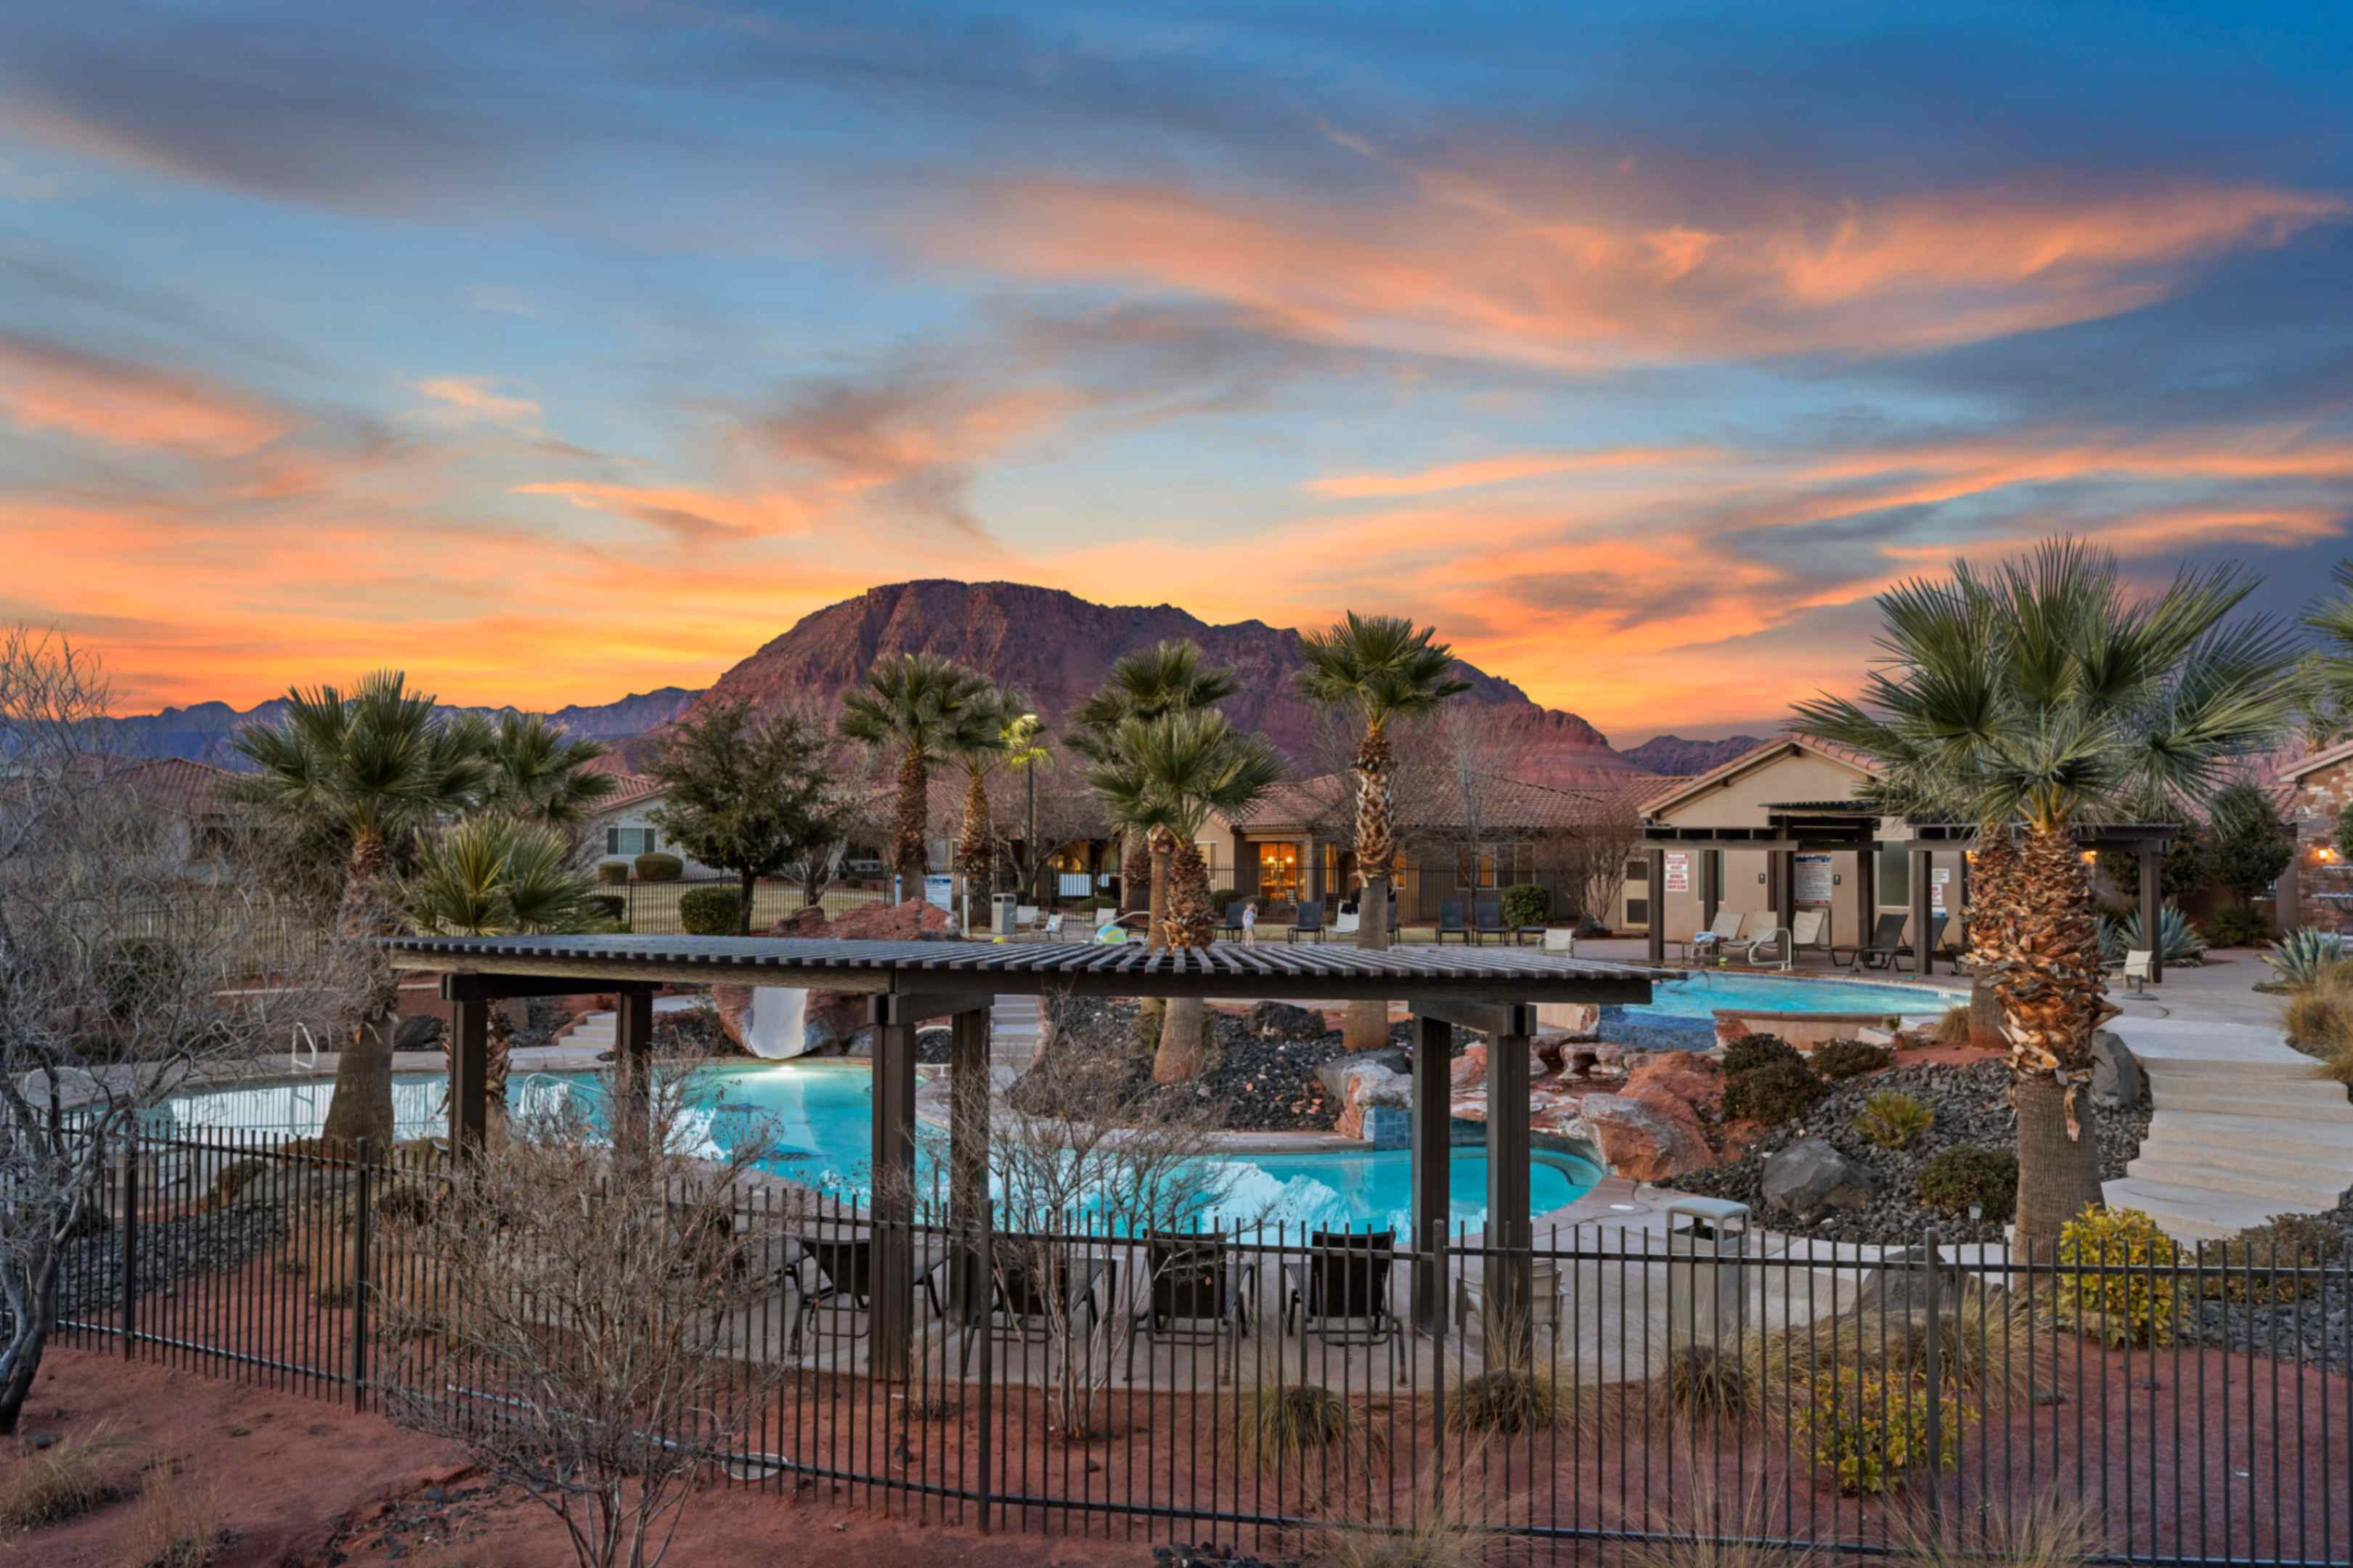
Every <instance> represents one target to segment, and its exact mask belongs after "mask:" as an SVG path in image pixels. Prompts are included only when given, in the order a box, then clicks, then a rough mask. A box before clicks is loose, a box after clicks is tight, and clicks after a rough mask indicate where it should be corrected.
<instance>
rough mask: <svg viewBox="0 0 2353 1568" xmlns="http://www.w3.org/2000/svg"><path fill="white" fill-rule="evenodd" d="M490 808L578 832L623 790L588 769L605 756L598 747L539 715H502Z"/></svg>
mask: <svg viewBox="0 0 2353 1568" xmlns="http://www.w3.org/2000/svg"><path fill="white" fill-rule="evenodd" d="M490 747H491V749H490V763H491V787H490V791H489V798H488V799H487V801H486V802H485V804H486V805H489V806H491V807H492V808H493V809H496V810H499V811H501V812H504V813H506V814H508V815H509V816H517V817H521V818H523V819H525V820H527V821H531V822H544V823H547V824H549V825H550V826H555V827H561V828H565V829H567V830H571V829H576V828H577V827H578V826H580V824H581V823H583V822H585V821H586V820H587V819H588V817H589V816H590V814H592V813H593V812H595V811H596V806H597V805H598V803H599V802H601V801H603V800H604V799H605V798H606V797H607V795H611V794H612V793H613V791H614V790H615V789H617V788H618V787H619V781H617V779H615V778H614V777H613V775H612V774H610V773H598V772H596V770H595V769H593V768H591V767H590V766H589V764H590V763H594V762H596V759H597V758H599V757H602V756H604V755H605V754H606V748H605V747H604V746H603V745H601V744H599V743H598V742H595V741H591V740H586V739H584V738H582V737H580V736H576V735H573V734H569V733H567V732H566V731H565V730H564V729H562V728H561V727H560V726H558V725H555V724H551V723H549V722H548V721H547V720H545V719H544V718H543V717H541V716H540V715H539V714H536V713H501V714H500V715H499V721H498V726H497V728H496V730H495V731H494V732H493V733H492V734H491V742H490Z"/></svg>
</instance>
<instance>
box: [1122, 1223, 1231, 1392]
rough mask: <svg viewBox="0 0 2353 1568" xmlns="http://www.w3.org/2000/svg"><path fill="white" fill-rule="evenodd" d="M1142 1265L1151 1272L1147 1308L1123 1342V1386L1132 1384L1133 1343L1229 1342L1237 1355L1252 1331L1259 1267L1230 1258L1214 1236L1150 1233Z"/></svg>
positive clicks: (1146, 1300)
mask: <svg viewBox="0 0 2353 1568" xmlns="http://www.w3.org/2000/svg"><path fill="white" fill-rule="evenodd" d="M1144 1266H1145V1268H1147V1269H1148V1270H1150V1272H1151V1280H1150V1283H1149V1284H1148V1285H1147V1286H1146V1288H1145V1308H1144V1310H1142V1311H1140V1312H1138V1313H1136V1314H1135V1319H1134V1323H1133V1324H1132V1326H1131V1328H1130V1331H1129V1333H1128V1339H1127V1381H1128V1382H1130V1383H1134V1381H1135V1342H1136V1341H1138V1340H1140V1339H1143V1338H1144V1337H1145V1336H1146V1335H1150V1336H1151V1338H1152V1340H1153V1342H1155V1344H1157V1343H1162V1342H1166V1343H1168V1344H1180V1345H1208V1346H1210V1347H1212V1348H1213V1349H1214V1348H1215V1347H1216V1346H1217V1345H1218V1344H1219V1343H1221V1342H1224V1341H1226V1340H1229V1339H1230V1340H1232V1341H1233V1342H1234V1345H1235V1348H1236V1350H1237V1351H1239V1350H1240V1343H1241V1340H1242V1337H1243V1336H1244V1335H1246V1334H1248V1333H1249V1332H1250V1299H1251V1298H1252V1297H1253V1296H1255V1295H1257V1294H1258V1265H1257V1264H1255V1263H1240V1262H1237V1261H1236V1260H1234V1259H1233V1258H1229V1256H1228V1254H1227V1251H1226V1246H1225V1243H1224V1242H1223V1241H1222V1240H1220V1239H1219V1238H1218V1237H1213V1236H1208V1237H1205V1236H1198V1235H1190V1234H1187V1235H1169V1234H1166V1233H1164V1232H1159V1231H1152V1232H1148V1233H1146V1234H1145V1238H1144Z"/></svg>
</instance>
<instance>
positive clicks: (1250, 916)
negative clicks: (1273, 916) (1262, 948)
mask: <svg viewBox="0 0 2353 1568" xmlns="http://www.w3.org/2000/svg"><path fill="white" fill-rule="evenodd" d="M1242 945H1243V946H1244V947H1256V946H1257V945H1258V905H1257V904H1256V903H1255V902H1251V903H1247V904H1244V905H1243V906H1242Z"/></svg>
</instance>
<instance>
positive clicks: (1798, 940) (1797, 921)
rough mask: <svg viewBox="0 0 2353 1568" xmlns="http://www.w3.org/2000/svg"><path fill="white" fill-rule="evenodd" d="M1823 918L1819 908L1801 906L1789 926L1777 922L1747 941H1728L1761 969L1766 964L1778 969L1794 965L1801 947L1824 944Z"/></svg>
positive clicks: (1731, 946)
mask: <svg viewBox="0 0 2353 1568" xmlns="http://www.w3.org/2000/svg"><path fill="white" fill-rule="evenodd" d="M1822 919H1823V916H1822V911H1821V910H1799V911H1798V912H1797V913H1796V914H1795V915H1794V916H1792V917H1791V918H1790V921H1789V923H1788V925H1786V926H1775V927H1774V928H1773V929H1772V930H1770V931H1767V932H1766V933H1765V934H1764V935H1763V936H1760V937H1756V938H1753V939H1751V940H1750V941H1747V942H1727V943H1725V946H1726V947H1727V948H1734V949H1737V950H1738V952H1739V955H1740V956H1741V957H1743V958H1746V960H1747V961H1748V962H1749V963H1752V964H1754V965H1756V966H1757V968H1759V969H1762V968H1764V967H1765V966H1766V965H1767V964H1770V965H1772V966H1773V967H1774V968H1776V969H1788V968H1792V967H1794V966H1795V964H1796V963H1797V957H1798V953H1799V951H1800V950H1802V949H1805V948H1817V949H1819V948H1820V946H1821V945H1822Z"/></svg>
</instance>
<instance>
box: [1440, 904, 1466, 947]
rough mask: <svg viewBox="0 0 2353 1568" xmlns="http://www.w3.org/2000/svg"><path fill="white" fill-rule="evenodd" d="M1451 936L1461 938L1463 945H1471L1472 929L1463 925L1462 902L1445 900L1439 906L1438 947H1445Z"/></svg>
mask: <svg viewBox="0 0 2353 1568" xmlns="http://www.w3.org/2000/svg"><path fill="white" fill-rule="evenodd" d="M1449 936H1459V937H1461V939H1462V945H1463V946H1465V947H1468V946H1470V945H1471V928H1470V927H1469V926H1466V925H1464V924H1463V923H1462V900H1460V899H1443V900H1440V902H1439V905H1438V945H1439V946H1440V947H1444V946H1445V945H1446V939H1447V938H1448V937H1449Z"/></svg>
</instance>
